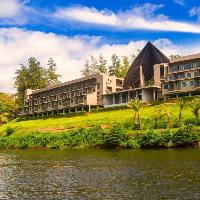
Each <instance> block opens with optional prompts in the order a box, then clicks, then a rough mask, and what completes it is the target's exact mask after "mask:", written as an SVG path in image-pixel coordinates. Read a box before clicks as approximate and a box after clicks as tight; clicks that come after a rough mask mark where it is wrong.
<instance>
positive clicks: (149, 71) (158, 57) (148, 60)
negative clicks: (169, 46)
mask: <svg viewBox="0 0 200 200" xmlns="http://www.w3.org/2000/svg"><path fill="white" fill-rule="evenodd" d="M169 62H170V60H169V58H167V56H165V55H164V54H163V53H162V52H161V51H160V50H159V49H158V48H157V47H155V46H154V45H153V44H152V43H151V42H148V43H147V44H146V45H145V47H144V48H143V49H142V51H141V52H140V53H139V55H138V56H137V57H136V59H135V60H134V62H133V63H132V65H131V67H130V69H129V71H128V73H127V75H126V77H125V79H124V88H128V87H132V88H135V87H139V86H140V66H142V70H143V73H144V80H145V82H146V81H149V80H151V79H152V78H153V65H155V64H159V63H169Z"/></svg>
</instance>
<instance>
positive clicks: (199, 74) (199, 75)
mask: <svg viewBox="0 0 200 200" xmlns="http://www.w3.org/2000/svg"><path fill="white" fill-rule="evenodd" d="M189 74H190V75H189ZM191 78H200V72H191V73H186V74H179V75H177V76H175V75H170V76H168V78H167V81H178V80H184V79H191Z"/></svg>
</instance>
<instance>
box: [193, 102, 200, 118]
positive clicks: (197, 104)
mask: <svg viewBox="0 0 200 200" xmlns="http://www.w3.org/2000/svg"><path fill="white" fill-rule="evenodd" d="M199 110H200V99H195V100H193V102H192V113H193V114H194V116H195V118H196V120H199Z"/></svg>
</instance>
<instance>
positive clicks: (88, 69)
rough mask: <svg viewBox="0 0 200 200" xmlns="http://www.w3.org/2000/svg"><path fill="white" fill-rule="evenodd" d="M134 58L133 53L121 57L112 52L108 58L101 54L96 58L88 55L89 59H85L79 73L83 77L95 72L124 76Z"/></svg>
mask: <svg viewBox="0 0 200 200" xmlns="http://www.w3.org/2000/svg"><path fill="white" fill-rule="evenodd" d="M138 52H139V50H138ZM135 58H136V55H134V54H132V55H130V56H121V57H120V56H118V55H117V54H113V55H112V56H111V58H110V60H106V59H105V58H104V57H103V55H102V54H100V55H99V57H98V58H95V57H94V56H90V59H86V61H85V64H84V66H83V69H82V70H81V74H82V76H83V77H87V76H90V75H94V74H97V73H105V74H108V75H109V76H116V77H118V78H124V77H125V76H126V74H127V72H128V70H129V68H130V65H131V63H132V62H133V61H134V59H135Z"/></svg>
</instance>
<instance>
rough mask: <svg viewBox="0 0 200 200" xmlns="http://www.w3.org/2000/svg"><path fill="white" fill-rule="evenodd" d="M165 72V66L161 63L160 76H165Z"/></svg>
mask: <svg viewBox="0 0 200 200" xmlns="http://www.w3.org/2000/svg"><path fill="white" fill-rule="evenodd" d="M164 72H165V70H164V66H163V65H161V66H160V77H163V76H164Z"/></svg>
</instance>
